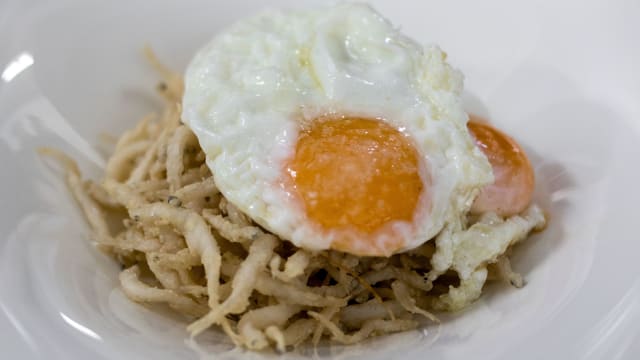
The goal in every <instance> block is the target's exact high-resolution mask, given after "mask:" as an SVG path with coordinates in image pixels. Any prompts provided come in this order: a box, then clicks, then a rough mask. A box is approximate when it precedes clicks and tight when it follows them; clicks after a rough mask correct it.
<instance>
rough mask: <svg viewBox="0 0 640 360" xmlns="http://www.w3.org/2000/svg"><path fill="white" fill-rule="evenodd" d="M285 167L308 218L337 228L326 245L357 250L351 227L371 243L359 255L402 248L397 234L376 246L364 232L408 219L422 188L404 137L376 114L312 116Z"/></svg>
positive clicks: (417, 164) (411, 149)
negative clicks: (372, 116)
mask: <svg viewBox="0 0 640 360" xmlns="http://www.w3.org/2000/svg"><path fill="white" fill-rule="evenodd" d="M287 171H288V174H289V176H290V178H291V179H292V181H293V184H294V188H295V191H296V192H297V194H298V196H299V197H300V198H301V200H302V203H303V205H304V209H305V211H306V215H307V217H308V219H310V220H311V221H313V222H314V223H316V224H318V225H320V226H321V228H322V229H323V230H331V231H333V232H334V233H336V231H338V236H337V237H336V238H335V240H334V241H333V243H332V244H331V247H332V248H333V249H336V250H341V251H345V252H350V253H359V254H361V255H362V250H357V249H354V245H353V244H352V241H353V236H350V234H351V235H352V234H353V231H354V230H355V231H356V233H359V234H360V235H364V238H365V241H368V242H370V244H369V245H370V250H366V251H365V254H364V255H381V254H383V253H386V254H389V253H391V252H393V251H394V250H397V249H399V248H401V247H402V245H403V244H404V240H403V239H401V238H396V239H392V241H390V242H387V243H386V244H385V245H384V246H385V247H386V248H384V249H380V248H379V246H380V245H379V244H377V243H376V244H374V242H376V240H375V236H368V235H372V234H374V233H376V232H377V231H379V230H380V229H382V228H383V227H384V226H385V225H387V224H389V223H391V222H394V221H398V220H400V221H407V222H412V221H413V217H414V213H415V212H416V208H417V207H418V202H419V199H420V196H421V194H422V193H423V191H425V186H424V182H423V180H422V178H421V176H420V161H419V154H418V152H417V151H416V149H415V147H414V146H413V144H412V143H411V141H410V139H409V137H408V136H407V135H405V134H404V133H402V132H401V131H399V130H397V129H396V128H394V127H393V126H391V125H389V124H388V123H386V122H384V121H381V120H375V119H366V118H357V117H348V118H339V119H316V120H315V121H313V122H311V124H310V125H309V126H308V128H306V129H303V130H302V131H301V133H300V135H299V138H298V141H297V144H296V151H295V155H294V156H293V159H291V161H290V162H289V163H288V168H287ZM360 240H362V237H361V238H360ZM360 247H361V246H360Z"/></svg>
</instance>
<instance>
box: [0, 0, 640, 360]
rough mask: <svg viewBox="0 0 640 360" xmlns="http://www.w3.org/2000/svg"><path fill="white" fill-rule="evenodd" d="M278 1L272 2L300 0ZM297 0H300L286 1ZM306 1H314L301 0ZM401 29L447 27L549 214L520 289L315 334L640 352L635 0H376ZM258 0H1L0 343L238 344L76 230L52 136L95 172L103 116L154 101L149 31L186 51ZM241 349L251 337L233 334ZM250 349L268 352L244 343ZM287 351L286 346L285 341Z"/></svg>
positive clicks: (586, 353) (437, 354)
mask: <svg viewBox="0 0 640 360" xmlns="http://www.w3.org/2000/svg"><path fill="white" fill-rule="evenodd" d="M288 3H291V4H293V3H294V1H289V2H287V1H280V2H277V3H274V4H273V6H291V4H288ZM295 3H296V6H302V5H301V3H300V2H295ZM305 3H306V2H305ZM374 3H375V5H376V7H377V8H378V9H379V10H380V11H381V12H382V13H383V14H385V15H387V16H388V17H389V18H390V19H391V20H392V21H393V22H394V23H396V24H399V25H401V26H402V28H403V30H404V31H405V32H406V33H408V34H409V35H411V36H413V37H415V38H416V39H418V40H420V41H423V42H436V43H439V44H440V45H441V46H442V47H443V48H444V49H445V50H446V51H447V52H448V53H449V59H450V61H451V62H452V63H453V64H455V65H456V66H457V67H459V68H461V69H462V70H463V71H464V73H465V74H466V76H467V81H466V89H467V95H466V101H467V106H468V108H469V110H471V111H474V112H476V113H480V114H481V115H485V116H488V117H490V118H491V119H492V120H493V121H494V122H495V123H496V124H498V125H499V126H500V127H502V128H503V129H504V130H506V131H507V132H509V133H511V134H513V135H514V136H515V137H516V138H517V139H519V140H520V141H521V142H522V143H523V144H524V145H525V146H526V148H527V150H528V151H529V152H530V154H531V157H532V160H533V162H534V164H535V167H536V172H537V179H538V183H539V189H538V194H537V198H538V200H539V201H541V202H542V204H543V205H544V206H545V207H546V209H547V210H548V211H549V213H550V215H551V223H550V226H549V228H548V229H547V230H546V231H545V232H544V233H542V234H539V235H536V236H534V237H533V238H531V239H529V240H528V241H527V242H526V243H525V244H523V245H521V246H519V247H518V249H517V252H516V259H515V261H514V265H515V268H516V269H517V270H519V271H521V272H522V273H523V274H524V275H525V276H526V279H527V282H528V283H527V286H526V287H525V288H523V289H521V290H515V289H510V288H505V287H501V286H496V285H492V286H490V287H489V288H488V289H487V293H486V294H485V295H484V296H483V297H482V299H481V300H480V301H478V302H477V303H476V304H475V305H473V306H472V307H471V308H470V309H468V310H467V311H464V312H462V313H460V314H455V315H452V316H450V317H448V318H447V319H445V322H444V324H443V326H442V327H441V328H440V329H439V331H438V330H437V329H436V328H434V327H429V328H427V329H426V331H420V332H418V331H416V332H411V333H407V334H400V335H394V336H389V337H385V338H383V339H377V340H373V341H369V342H367V343H366V345H364V346H363V345H360V346H352V347H340V346H337V347H334V348H330V349H327V348H323V349H321V354H320V356H321V357H324V356H329V355H333V356H335V357H341V358H353V357H359V356H366V357H367V358H370V359H386V358H391V357H403V358H406V359H419V358H420V359H422V358H433V359H470V358H474V359H475V358H487V359H489V358H495V359H513V358H519V359H540V358H556V359H578V358H580V359H617V358H626V359H637V358H640V337H639V334H640V325H639V324H640V305H639V304H640V277H639V276H638V275H640V262H639V261H637V259H638V255H637V254H638V253H639V252H640V242H639V240H640V239H638V236H637V235H636V234H635V232H634V228H635V225H637V224H638V221H640V218H639V217H638V213H639V211H638V206H637V204H638V203H640V192H639V191H638V186H639V185H638V184H640V170H639V167H638V159H640V151H639V149H640V146H639V144H640V105H639V104H640V76H639V74H640V71H639V70H638V68H636V66H637V65H638V64H640V47H638V34H640V22H638V21H637V19H638V18H639V17H640V3H639V2H637V1H623V0H621V1H604V0H603V1H578V0H576V1H554V2H551V1H549V2H548V3H547V4H538V3H536V2H528V3H526V4H524V3H522V2H517V3H516V2H513V1H498V0H495V1H482V2H479V1H468V2H465V3H463V2H461V1H449V2H444V1H440V2H435V1H432V2H429V3H428V4H427V3H422V2H421V3H419V4H418V2H414V1H388V2H383V1H379V2H374ZM262 6H263V5H262V2H260V1H234V2H224V3H213V2H211V1H182V2H177V1H154V2H150V1H127V2H124V1H123V2H117V3H116V2H106V1H102V2H98V1H55V2H53V1H50V2H46V1H11V0H10V1H8V2H7V1H5V2H4V3H3V4H2V5H0V44H2V46H0V65H2V64H4V65H3V66H4V67H3V68H2V79H1V80H0V139H1V140H0V164H2V166H3V168H2V171H1V172H2V177H1V180H0V185H1V186H0V192H1V194H2V196H1V197H0V199H2V210H0V211H1V214H2V216H0V230H1V234H2V235H1V236H0V349H2V357H3V358H11V359H18V358H20V359H24V358H47V359H71V358H114V359H125V358H127V359H132V358H154V359H168V358H182V359H192V358H199V357H201V358H213V359H221V358H234V357H236V356H239V355H242V354H243V352H242V351H237V350H236V351H231V352H228V350H229V348H230V347H229V345H228V341H224V340H223V339H222V338H221V337H220V336H219V335H217V334H216V333H215V332H209V333H208V334H207V335H206V336H203V337H201V338H198V343H194V342H191V341H189V340H188V337H187V336H186V332H185V330H184V323H181V322H180V321H179V320H177V319H175V318H173V317H172V316H171V315H168V314H162V313H158V312H153V311H151V310H149V309H146V308H143V307H141V306H138V305H135V304H133V303H131V302H129V301H128V300H127V299H126V298H124V296H123V295H122V293H121V292H120V291H119V290H118V289H117V286H116V285H117V281H116V274H117V271H118V268H117V265H116V264H115V263H114V262H112V261H111V260H110V259H108V258H106V257H105V256H103V255H101V254H100V253H99V252H97V251H96V250H95V249H94V248H93V247H92V246H91V245H90V244H89V243H88V241H87V229H86V227H85V226H84V222H83V220H82V217H81V216H80V214H79V212H78V210H76V208H75V206H74V205H73V202H72V201H71V200H70V198H69V196H68V194H67V192H66V190H65V189H64V186H63V184H62V181H61V179H60V177H59V174H58V173H56V172H55V171H54V169H51V168H50V167H48V166H46V165H45V164H43V163H42V162H41V161H40V160H39V159H38V158H37V156H36V154H35V152H34V148H35V147H37V146H41V145H48V146H55V147H59V148H62V149H64V150H65V151H68V152H71V153H72V154H73V155H74V156H77V157H78V158H80V159H81V160H82V161H81V166H82V168H83V170H84V171H85V173H86V174H89V175H90V176H97V175H98V174H99V166H100V165H101V164H102V163H103V161H104V160H103V159H104V157H103V155H101V153H100V151H99V150H98V149H97V148H96V147H95V146H94V145H93V144H96V143H97V139H98V134H100V133H101V132H110V133H119V132H121V131H122V130H124V129H125V128H128V127H131V126H132V124H133V123H134V121H135V120H136V119H137V118H138V117H139V116H141V115H143V114H145V113H146V112H147V111H149V110H151V109H154V108H156V107H157V106H158V103H157V100H155V99H154V98H153V97H152V96H151V94H152V90H151V88H152V87H153V86H154V84H155V78H154V75H153V73H152V71H151V70H150V69H149V68H148V66H146V65H145V63H144V61H143V59H142V57H141V56H140V48H141V47H142V46H143V45H144V44H147V43H149V44H151V45H152V46H153V47H154V48H155V49H156V51H157V52H158V53H159V55H160V56H161V58H162V59H164V60H165V61H166V62H167V63H168V64H169V65H170V66H172V67H173V68H175V69H183V68H184V67H185V65H186V63H187V61H188V59H189V58H190V56H191V55H192V54H193V52H194V51H195V49H196V48H197V47H198V46H199V45H201V44H202V43H203V42H205V41H206V40H207V39H209V38H210V37H211V35H212V34H213V33H215V32H216V31H217V30H218V29H220V28H221V27H223V26H225V25H227V24H229V23H230V22H231V21H233V20H234V19H236V18H238V17H240V16H246V15H248V14H250V13H254V12H256V11H257V10H258V9H259V8H261V7H262ZM244 355H248V354H247V353H244ZM249 355H253V356H255V357H256V358H260V357H262V356H263V355H256V354H249ZM289 356H290V357H292V358H294V357H295V356H297V355H289Z"/></svg>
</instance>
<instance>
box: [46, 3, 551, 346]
mask: <svg viewBox="0 0 640 360" xmlns="http://www.w3.org/2000/svg"><path fill="white" fill-rule="evenodd" d="M148 55H149V57H150V59H151V62H152V64H153V65H154V66H155V67H156V68H157V69H158V70H159V71H160V74H161V75H162V77H163V82H162V83H161V85H160V86H159V87H158V90H159V92H160V94H161V95H162V96H163V97H164V99H165V100H166V108H165V110H164V112H163V113H162V115H160V116H159V117H156V116H149V117H146V118H144V119H143V120H142V121H140V122H139V123H138V124H137V125H136V126H135V127H134V128H132V129H131V130H129V131H127V132H126V133H125V134H123V135H122V136H121V138H120V139H119V140H118V142H117V144H115V149H114V152H113V154H112V155H111V157H110V158H109V161H108V163H107V166H106V169H105V175H104V178H103V179H102V180H101V181H99V182H95V181H92V180H82V178H81V175H80V172H79V169H78V167H77V166H76V165H75V163H74V162H73V160H71V159H70V158H68V157H67V156H66V155H64V154H62V153H60V152H57V151H55V150H51V149H44V150H43V152H44V153H46V154H49V155H52V156H55V157H57V158H59V159H60V160H61V161H62V163H64V164H65V167H66V169H67V175H66V180H67V184H68V186H69V188H70V191H71V192H72V194H73V195H74V197H75V198H76V200H77V202H78V203H79V204H80V206H81V207H82V209H83V210H84V213H85V216H86V218H87V220H88V223H89V225H90V227H91V229H92V238H93V240H95V241H96V243H97V244H98V246H100V247H101V248H102V249H103V250H104V251H105V252H107V253H108V254H111V255H113V256H114V257H115V258H116V259H117V260H118V262H119V263H121V264H122V266H123V269H124V270H123V271H122V273H121V274H120V282H121V285H122V290H123V291H124V293H125V294H126V295H127V296H128V297H130V298H131V299H132V300H134V301H137V302H141V303H166V304H168V305H169V306H170V307H172V308H173V309H175V310H176V311H178V312H180V313H182V314H184V315H185V316H187V317H188V318H189V319H191V320H192V321H193V322H192V323H191V324H190V325H189V326H188V330H189V331H190V333H191V334H192V335H197V334H199V333H201V332H202V331H205V330H207V329H208V328H210V327H212V326H214V325H216V326H218V327H219V328H220V329H222V331H224V332H225V333H226V334H228V336H229V338H230V339H231V340H232V341H233V342H234V343H235V344H237V345H239V346H244V347H247V348H250V349H264V348H269V347H276V348H278V349H280V350H284V349H286V348H288V347H291V346H297V345H299V344H301V343H305V342H309V341H310V342H312V343H314V344H317V343H318V342H319V341H320V340H321V339H323V338H329V339H332V340H334V341H337V342H340V343H345V344H351V343H356V342H360V341H362V340H364V339H366V338H368V337H370V336H373V335H380V334H384V333H389V332H397V331H403V330H409V329H414V328H417V327H419V326H421V324H423V323H424V322H427V323H428V322H438V320H437V318H436V316H434V315H433V314H432V311H453V310H458V309H462V308H464V307H465V306H467V305H469V304H470V303H472V302H473V301H474V300H476V299H477V298H478V297H479V296H480V295H481V293H482V288H483V286H484V284H485V283H486V282H487V281H489V280H492V279H493V280H505V281H508V282H510V283H511V284H513V285H515V286H518V287H519V286H522V285H523V280H522V278H521V277H520V276H519V275H518V274H517V273H515V272H514V271H512V270H511V266H510V262H509V253H510V251H511V248H512V246H513V245H514V244H515V243H516V242H518V241H520V240H522V239H524V238H526V237H527V236H528V234H529V233H530V232H531V231H532V230H534V229H541V228H542V227H543V226H544V224H545V217H544V214H543V212H542V211H541V209H540V208H539V207H538V206H536V205H535V204H531V194H532V191H533V186H534V177H533V170H532V167H531V164H530V163H529V161H528V159H527V157H526V155H525V153H524V151H523V150H522V148H521V147H520V146H519V145H518V144H517V143H516V142H515V141H514V140H513V139H511V138H510V137H508V136H507V135H505V134H503V133H502V132H500V131H499V130H497V129H495V128H494V127H492V126H491V125H489V124H486V123H481V122H478V121H471V122H469V121H468V116H467V114H466V113H465V111H464V109H463V105H462V101H461V98H460V93H461V91H462V75H461V74H460V72H458V71H457V70H455V69H453V68H452V67H451V66H450V65H449V64H447V62H446V61H445V59H446V55H445V54H444V53H443V52H442V51H441V50H440V49H439V48H438V47H436V46H427V47H425V48H423V47H422V46H420V45H419V44H417V43H416V42H415V41H413V40H411V39H409V38H408V37H406V36H404V35H402V34H401V33H400V32H399V31H398V30H397V29H396V28H395V27H393V26H392V25H391V24H390V23H389V22H388V21H387V20H385V19H384V18H383V17H382V16H381V15H380V14H378V13H377V12H375V11H374V10H373V9H371V8H370V7H368V6H366V5H360V4H342V5H338V6H335V7H330V8H323V9H319V10H307V11H297V12H268V13H264V14H260V15H257V16H254V17H252V18H249V19H245V20H241V21H239V22H238V23H236V24H235V25H233V26H232V27H230V28H229V29H227V30H225V31H223V32H221V33H220V34H218V35H216V36H215V38H214V39H213V40H212V41H211V42H210V43H209V44H207V45H206V46H204V47H203V48H202V49H201V50H200V51H199V52H198V53H197V54H196V55H195V57H194V58H193V60H192V62H191V64H190V65H189V67H188V69H187V70H186V75H185V81H184V83H183V78H182V76H181V75H179V74H176V73H173V72H172V71H170V70H168V69H166V68H165V67H163V66H162V65H161V64H160V63H159V62H158V61H157V60H156V59H155V57H154V56H153V55H152V54H150V53H149V54H148ZM114 220H115V221H114ZM114 224H115V225H114Z"/></svg>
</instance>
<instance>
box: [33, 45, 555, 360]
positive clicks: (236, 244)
mask: <svg viewBox="0 0 640 360" xmlns="http://www.w3.org/2000/svg"><path fill="white" fill-rule="evenodd" d="M146 55H147V57H148V58H149V60H150V62H151V63H152V65H153V66H154V67H155V68H156V69H157V70H158V71H159V72H160V75H161V76H162V77H163V80H162V82H161V83H160V85H159V86H158V91H159V93H160V95H161V96H162V97H163V98H164V99H165V101H166V108H165V110H164V112H163V113H162V114H161V115H160V116H154V115H149V116H147V117H145V118H144V119H142V120H141V121H140V122H139V123H138V125H137V126H136V127H134V128H133V129H131V130H129V131H128V132H126V133H125V134H123V135H122V136H121V137H120V139H119V140H118V141H117V143H116V145H115V152H114V153H113V154H112V155H111V158H110V159H109V161H108V163H107V166H106V168H105V178H104V179H103V180H102V181H100V182H94V181H83V180H82V178H81V174H80V170H79V168H78V166H77V165H76V163H75V162H74V161H73V160H72V159H71V158H69V157H68V156H66V155H65V154H63V153H61V152H59V151H57V150H53V149H41V153H42V154H43V155H46V156H48V157H53V158H55V159H56V160H58V162H60V163H61V164H62V165H63V168H64V169H65V173H66V175H65V179H66V182H67V185H68V187H69V189H70V192H71V194H72V195H73V197H74V198H75V199H76V201H77V203H78V204H79V206H80V208H81V209H82V210H83V212H84V215H85V217H86V220H87V222H88V224H89V226H90V228H91V231H92V238H93V240H94V241H96V242H97V243H99V244H101V245H102V247H101V248H102V249H104V250H105V251H106V252H107V253H108V254H110V255H112V256H114V258H115V259H117V260H118V261H119V262H120V263H121V264H122V266H123V268H124V270H123V271H122V272H121V274H120V284H121V286H122V290H123V292H124V293H125V294H126V295H127V296H128V297H129V298H130V299H131V300H133V301H136V302H139V303H164V304H167V305H168V306H169V307H171V308H172V309H174V310H175V311H177V312H179V313H181V314H184V315H185V316H186V317H187V319H188V320H189V321H192V323H191V324H190V325H189V326H188V330H189V331H190V333H191V334H192V336H196V335H197V334H199V333H201V332H203V331H205V330H207V329H209V328H211V327H216V326H219V328H220V329H221V330H222V331H224V332H225V333H226V334H228V335H229V337H230V338H231V339H232V340H233V342H234V343H235V344H236V345H239V346H244V347H246V348H249V349H254V350H260V349H265V348H276V349H278V350H280V351H285V349H287V348H290V347H296V346H298V345H300V344H303V343H305V342H306V341H311V342H313V343H317V342H319V341H320V340H321V339H322V338H330V339H333V340H334V341H337V342H339V343H343V344H352V343H356V342H360V341H362V340H364V339H366V338H368V337H370V336H374V335H381V334H385V333H390V332H397V331H405V330H409V329H415V328H416V327H418V326H420V322H419V321H417V320H418V318H420V317H422V318H423V319H424V318H426V319H428V320H429V321H430V322H431V323H437V322H438V319H437V318H436V317H435V315H433V314H432V312H431V311H433V310H457V309H459V308H462V307H464V306H466V305H468V304H469V303H471V302H472V301H473V300H475V299H476V298H477V297H478V296H480V294H481V291H482V287H483V285H484V283H485V282H486V281H487V278H488V277H487V275H488V268H487V267H489V270H491V274H497V275H496V276H497V278H498V279H502V280H506V281H508V282H510V283H511V284H513V285H514V286H517V287H521V286H522V285H523V284H524V282H523V279H522V277H521V276H520V275H519V274H517V273H516V272H514V271H513V270H512V268H511V264H510V262H509V259H508V257H507V256H508V254H509V252H510V248H511V246H512V245H513V244H514V243H515V242H517V241H519V240H520V239H522V238H523V237H525V236H526V235H527V234H528V233H529V232H530V231H531V230H532V229H539V228H541V227H542V226H544V221H545V220H544V216H543V215H542V212H541V211H540V210H539V209H538V208H537V207H535V206H533V207H531V208H530V209H528V210H527V211H526V212H525V213H523V214H521V215H519V216H514V217H512V218H509V219H501V218H498V217H497V216H496V215H495V214H488V215H487V216H484V217H482V218H481V219H479V220H478V221H477V222H476V223H473V224H466V221H461V222H460V224H456V225H455V226H449V227H447V228H446V229H444V230H443V231H442V232H441V233H440V234H439V235H438V236H437V238H436V239H435V241H428V242H426V243H425V244H424V245H422V246H420V247H418V248H416V249H413V250H411V251H409V252H407V253H404V254H398V255H394V256H392V257H390V258H358V257H355V256H352V255H348V254H343V253H339V252H336V251H321V252H316V253H313V252H309V251H307V250H304V249H299V248H296V247H295V246H293V245H292V244H290V243H287V242H285V241H284V240H281V239H279V238H278V237H277V236H275V235H273V234H270V233H268V232H266V231H265V230H263V229H262V228H260V227H259V226H258V225H256V224H254V223H253V222H252V221H251V220H250V219H249V218H248V217H247V216H246V215H244V214H243V213H242V212H240V211H239V210H238V209H237V208H236V207H235V206H233V204H231V203H229V202H228V201H227V200H226V199H225V198H224V196H223V195H222V194H220V192H219V191H218V189H217V187H216V185H215V182H214V179H213V176H212V174H211V172H210V171H209V169H208V167H207V166H206V164H205V162H204V161H205V154H204V153H203V151H202V150H201V149H200V147H199V145H198V142H197V139H196V137H195V136H194V134H193V133H192V132H191V130H190V129H189V128H188V127H187V126H186V125H182V122H181V121H180V115H179V114H180V99H181V97H182V92H183V87H184V85H183V82H182V78H181V77H180V75H178V74H176V73H174V72H172V71H170V70H169V69H167V68H166V67H164V66H163V65H162V64H161V63H160V62H159V61H158V60H157V59H156V57H155V55H154V54H153V53H152V52H151V51H150V50H149V49H146ZM107 218H111V219H114V218H115V219H118V220H119V221H118V223H119V226H112V225H111V224H112V223H113V221H111V222H109V221H107ZM498 231H499V233H498ZM480 237H482V238H483V239H485V242H484V243H482V242H480V241H479V238H480ZM486 239H489V240H488V241H487V240H486ZM451 274H454V276H453V278H452V277H451V276H450V275H451ZM456 274H457V276H456ZM445 275H446V276H445Z"/></svg>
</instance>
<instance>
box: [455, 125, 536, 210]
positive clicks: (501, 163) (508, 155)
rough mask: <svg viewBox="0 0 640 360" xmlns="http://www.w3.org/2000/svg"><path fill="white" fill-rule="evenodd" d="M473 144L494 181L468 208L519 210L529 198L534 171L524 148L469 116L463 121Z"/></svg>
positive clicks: (525, 204) (531, 193)
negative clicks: (490, 169)
mask: <svg viewBox="0 0 640 360" xmlns="http://www.w3.org/2000/svg"><path fill="white" fill-rule="evenodd" d="M467 127H468V128H469V131H470V132H471V135H472V136H473V137H474V138H475V141H476V145H477V146H478V148H480V150H482V152H483V153H484V154H485V155H486V156H487V158H488V159H489V163H491V167H492V168H493V173H494V176H495V182H494V183H493V184H491V185H489V186H487V187H485V188H484V189H482V191H481V192H480V195H479V196H478V197H477V198H476V200H475V202H474V204H473V206H472V208H471V211H472V212H474V213H483V212H488V211H493V212H496V213H498V214H499V215H503V216H510V215H514V214H517V213H520V212H522V211H523V210H524V209H526V207H527V206H528V205H529V203H530V202H531V197H532V195H533V189H534V181H535V180H534V172H533V168H532V167H531V163H530V162H529V159H528V158H527V155H526V154H525V152H524V150H523V149H522V148H521V147H520V145H518V143H516V142H515V141H514V140H513V139H512V138H510V137H509V136H508V135H506V134H504V133H502V132H501V131H499V130H497V129H495V128H494V127H492V126H491V125H489V124H487V123H484V122H482V120H481V119H479V118H477V117H474V116H471V119H470V121H469V123H468V124H467Z"/></svg>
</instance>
